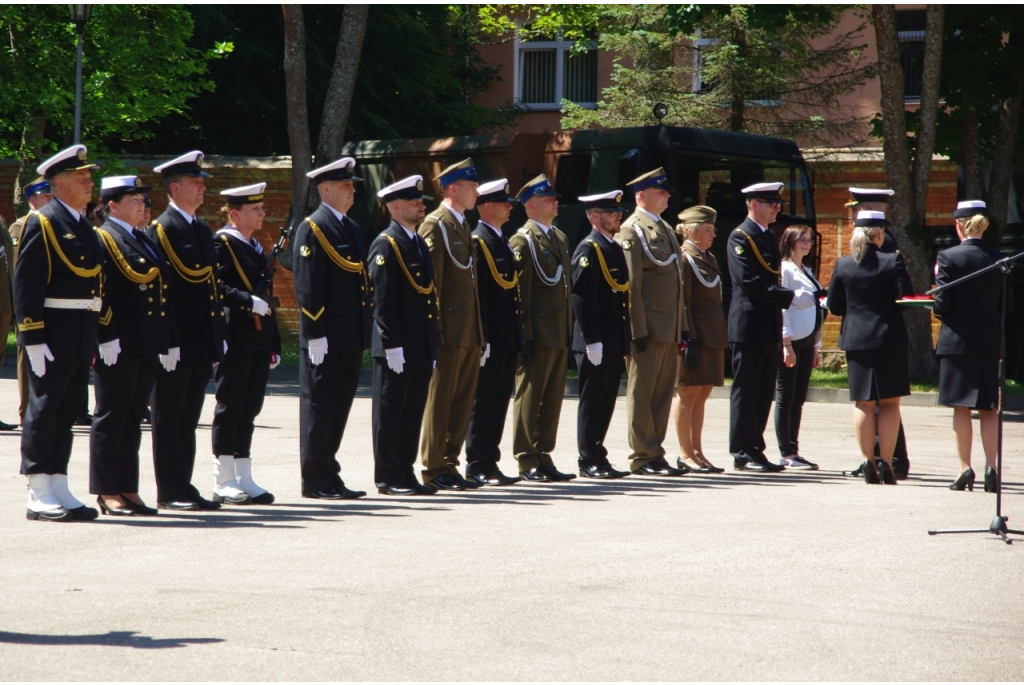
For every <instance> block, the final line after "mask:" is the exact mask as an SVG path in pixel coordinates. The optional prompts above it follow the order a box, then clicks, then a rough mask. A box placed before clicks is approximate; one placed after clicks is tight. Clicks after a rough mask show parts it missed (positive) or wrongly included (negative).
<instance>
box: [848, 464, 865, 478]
mask: <svg viewBox="0 0 1024 685" xmlns="http://www.w3.org/2000/svg"><path fill="white" fill-rule="evenodd" d="M843 475H844V476H849V477H850V478H862V477H863V476H864V462H861V465H860V466H858V467H857V468H855V469H851V470H849V471H843Z"/></svg>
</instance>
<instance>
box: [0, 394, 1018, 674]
mask: <svg viewBox="0 0 1024 685" xmlns="http://www.w3.org/2000/svg"><path fill="white" fill-rule="evenodd" d="M284 386H287V383H284V384H283V387H282V389H281V390H282V392H281V393H280V394H275V395H273V396H270V397H268V398H267V402H266V405H265V408H264V411H263V414H262V415H261V416H260V417H259V419H258V422H257V423H258V428H257V434H256V440H255V445H254V456H253V473H254V476H255V478H256V480H257V481H258V482H259V483H261V484H262V485H263V486H264V487H267V488H268V489H270V490H271V491H272V492H273V493H274V494H275V495H276V496H277V503H275V504H274V505H271V506H267V507H256V506H253V507H236V508H231V509H223V510H221V511H220V512H213V513H182V514H172V513H168V512H161V513H160V515H159V516H157V517H154V518H146V519H137V520H123V519H111V518H108V517H101V518H100V519H99V520H98V521H96V522H91V523H71V524H51V523H38V522H29V521H26V520H25V501H26V499H25V498H26V494H25V483H26V481H25V478H24V477H23V476H20V475H19V474H18V467H19V434H18V433H17V432H15V433H7V434H3V433H0V461H2V464H3V468H2V470H0V598H2V599H0V679H2V680H15V681H22V680H46V681H68V680H105V681H136V680H140V681H149V680H161V681H167V680H204V681H205V680H230V681H248V680H1013V681H1019V680H1022V679H1024V664H1022V660H1021V656H1020V649H1021V645H1022V644H1024V539H1021V541H1020V542H1017V543H1015V544H1014V545H1012V546H1009V545H1005V544H1003V543H1002V542H1001V541H999V540H998V539H997V538H996V537H995V536H992V535H990V534H978V535H947V536H935V537H932V536H929V535H928V534H927V530H928V529H929V528H937V527H938V528H962V527H971V528H973V527H982V528H984V527H987V526H988V524H989V521H990V520H991V519H992V518H993V516H994V513H995V497H994V496H993V495H990V494H986V493H983V492H981V482H980V480H979V482H978V487H977V490H976V491H975V492H973V493H971V492H951V491H950V490H948V489H947V485H948V484H949V483H950V482H951V481H952V480H953V479H954V478H955V476H956V475H957V471H958V470H959V469H958V466H957V460H956V456H955V452H954V450H953V442H952V430H951V417H952V412H951V410H949V409H946V408H941V407H916V406H915V407H906V408H905V410H904V414H903V416H904V423H905V427H906V433H907V439H908V443H909V449H910V458H911V462H912V469H911V477H910V479H909V480H908V481H905V482H901V483H900V484H899V485H898V486H896V487H891V486H889V487H886V486H868V485H865V484H864V483H863V481H857V480H852V479H849V478H845V477H843V476H842V475H841V473H840V472H841V471H842V470H843V469H849V468H852V467H854V466H856V464H857V463H858V461H859V457H858V456H857V449H856V443H855V441H854V437H853V429H852V409H851V407H850V406H849V405H848V404H824V403H822V404H813V403H812V404H808V405H807V407H806V408H805V411H804V423H803V430H802V432H801V452H802V453H803V454H804V456H806V457H807V458H809V459H811V460H812V461H817V462H819V463H820V464H821V470H820V471H817V472H801V473H794V472H789V473H783V474H772V475H752V474H747V473H735V472H733V471H732V470H731V460H730V459H729V457H728V455H727V454H726V445H727V431H728V402H727V400H723V399H712V400H710V401H709V403H708V407H707V418H706V427H705V452H706V454H707V455H708V457H709V458H710V459H711V460H712V461H713V462H715V463H717V464H718V465H720V466H723V467H727V468H729V470H728V471H726V473H724V474H721V475H717V476H694V475H690V476H685V477H683V478H677V479H658V478H640V477H632V476H631V477H629V478H626V479H624V480H621V481H614V482H606V481H600V482H593V481H588V482H580V481H579V480H576V481H573V482H571V483H567V484H529V485H526V484H520V485H516V486H513V487H509V488H487V489H484V490H482V491H476V492H471V493H456V494H451V495H449V494H445V495H437V496H433V497H416V498H413V497H410V498H387V497H383V496H379V495H377V494H376V491H375V489H374V488H373V487H372V486H373V483H372V465H373V458H372V441H371V434H370V402H371V400H370V399H369V397H368V396H366V393H361V396H360V397H358V398H357V399H356V401H355V404H354V406H353V410H352V416H351V418H350V422H349V423H350V425H349V426H348V428H347V430H346V433H345V438H344V440H343V443H342V448H341V453H340V455H339V460H340V462H341V464H342V476H343V477H344V479H345V482H346V484H347V485H349V486H350V487H354V488H358V489H363V490H368V491H370V495H369V496H368V497H366V498H365V499H362V500H358V501H355V502H344V503H336V504H332V503H328V502H321V501H316V500H308V499H302V498H300V496H299V471H298V409H299V407H298V398H297V397H296V396H294V393H292V392H285V390H287V387H284ZM213 405H214V402H213V397H212V396H208V397H207V403H206V407H205V410H204V413H203V419H202V426H201V427H200V431H199V435H198V444H199V445H200V455H199V457H198V458H197V465H196V469H195V476H194V480H193V482H194V483H196V484H197V485H198V486H199V487H200V489H201V490H203V491H204V492H205V491H209V490H210V488H211V486H212V481H213V476H212V465H211V457H210V455H209V453H208V450H209V444H210V435H209V423H210V419H211V416H212V411H213ZM16 406H17V386H16V383H15V382H14V381H13V380H0V407H6V409H3V410H0V412H2V413H0V419H3V420H6V421H8V422H10V421H12V419H13V418H14V408H15V407H16ZM576 409H577V402H576V401H575V400H573V399H566V401H565V403H564V405H563V408H562V418H561V431H560V435H559V445H558V448H557V449H556V451H555V452H554V458H555V461H556V463H557V464H558V466H559V467H560V468H561V469H562V470H565V471H570V470H574V466H575V457H576V450H575V426H576ZM625 426H626V407H625V401H624V399H623V398H620V400H619V404H618V407H617V409H616V414H615V417H614V420H613V423H612V427H611V430H610V431H609V434H608V440H607V445H608V447H609V449H610V451H611V453H612V455H613V459H612V460H613V463H614V464H615V465H616V466H617V467H619V468H625V466H626V463H627V462H626V457H627V455H628V452H629V450H628V446H627V444H626V430H625ZM412 428H413V429H415V427H412ZM766 438H767V440H768V443H769V445H772V443H773V442H774V433H773V430H772V428H771V426H770V425H769V428H768V431H767V433H766ZM669 443H672V444H673V445H674V436H672V433H671V431H670V438H669ZM976 443H979V440H978V439H977V437H976ZM1005 445H1006V455H1005V459H1006V468H1005V476H1006V478H1005V480H1006V485H1005V495H1004V512H1005V513H1006V514H1007V515H1009V516H1010V521H1009V523H1010V525H1011V527H1012V526H1013V525H1014V524H1016V525H1017V526H1018V527H1021V528H1024V482H1022V481H1024V465H1022V463H1021V458H1022V456H1024V417H1022V416H1021V415H1019V414H1013V415H1010V416H1008V421H1007V423H1006V428H1005ZM510 447H511V434H510V433H509V432H508V431H506V435H505V439H504V442H503V454H505V455H506V456H505V458H504V459H503V460H502V466H503V468H504V469H505V471H506V472H511V471H514V470H515V467H514V461H513V460H511V459H510V458H509V456H508V453H509V450H510ZM976 450H977V451H978V452H979V453H978V454H977V455H976V458H975V466H976V470H977V471H979V476H980V471H981V468H980V466H981V465H982V464H983V458H982V457H981V455H980V443H979V444H978V445H977V446H976ZM769 453H770V454H773V456H774V450H769ZM669 454H670V455H672V457H673V458H672V459H671V461H674V455H675V454H676V449H675V448H674V446H672V447H670V449H669ZM69 478H70V483H71V488H72V491H73V492H75V493H76V494H77V495H78V496H79V498H80V499H82V500H83V501H86V500H87V501H88V503H90V504H93V505H94V500H95V498H94V497H88V496H87V493H88V432H87V430H85V429H76V436H75V444H74V454H73V456H72V460H71V467H70V474H69ZM141 495H142V497H143V499H145V500H146V501H147V503H149V504H153V505H155V488H154V483H153V470H152V462H151V451H150V442H149V433H148V431H147V432H146V433H145V435H144V436H143V458H142V484H141Z"/></svg>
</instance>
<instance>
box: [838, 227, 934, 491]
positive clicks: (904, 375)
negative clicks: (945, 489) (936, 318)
mask: <svg viewBox="0 0 1024 685" xmlns="http://www.w3.org/2000/svg"><path fill="white" fill-rule="evenodd" d="M886 224H887V222H886V220H885V215H884V214H883V213H882V212H873V211H863V212H858V213H857V219H856V221H855V222H854V229H853V236H852V237H851V238H850V254H849V255H847V256H846V257H842V258H841V259H840V260H839V261H837V262H836V267H835V270H834V271H833V273H832V282H831V283H830V284H829V290H828V308H829V311H831V312H832V313H833V314H835V315H836V316H841V317H843V323H842V325H841V327H840V329H839V347H840V349H842V350H844V351H845V352H846V365H847V371H848V374H849V384H850V399H851V400H852V401H853V402H854V403H855V408H854V412H853V426H854V430H855V432H856V434H857V443H858V444H859V445H860V450H861V454H862V455H863V456H864V467H863V469H864V482H866V483H880V482H881V483H885V484H887V485H895V484H896V476H895V474H894V473H893V470H892V455H893V451H894V450H895V448H896V436H897V434H898V433H899V427H900V397H902V396H904V395H909V394H910V357H909V353H908V347H907V345H908V343H909V340H910V338H909V336H908V335H907V326H906V324H905V323H904V321H903V312H902V311H901V309H900V306H899V305H898V304H896V300H898V299H901V298H903V297H905V296H908V295H913V293H914V285H913V283H912V282H911V280H910V273H909V272H908V271H907V265H906V264H905V263H904V261H903V256H902V255H900V253H898V252H897V253H894V254H886V253H883V252H880V251H879V248H880V247H881V246H882V242H883V240H884V234H885V226H886ZM876 406H877V408H878V416H877V418H876V416H875V408H876ZM876 428H877V434H878V442H879V452H880V454H881V460H880V461H879V462H878V463H877V464H876V463H875V459H874V450H875V434H876Z"/></svg>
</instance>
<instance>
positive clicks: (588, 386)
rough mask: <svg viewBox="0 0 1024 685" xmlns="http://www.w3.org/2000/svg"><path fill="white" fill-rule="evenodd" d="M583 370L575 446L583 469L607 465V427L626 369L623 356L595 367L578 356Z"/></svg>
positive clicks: (608, 358) (610, 357)
mask: <svg viewBox="0 0 1024 685" xmlns="http://www.w3.org/2000/svg"><path fill="white" fill-rule="evenodd" d="M576 365H577V367H578V368H579V370H580V403H579V408H578V409H577V412H576V443H577V449H578V450H579V453H580V454H579V464H580V467H585V466H608V465H609V464H608V449H607V448H606V447H605V446H604V439H605V436H606V435H607V434H608V426H609V424H611V422H612V414H614V413H615V399H616V398H617V397H618V396H619V382H620V381H621V380H622V372H623V371H625V370H626V360H625V358H624V357H623V356H622V354H615V353H613V354H606V355H604V357H603V358H602V359H601V363H600V364H599V365H597V366H594V365H593V364H591V363H590V360H589V359H587V355H586V354H579V353H577V354H576Z"/></svg>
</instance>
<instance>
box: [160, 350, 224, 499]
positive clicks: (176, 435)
mask: <svg viewBox="0 0 1024 685" xmlns="http://www.w3.org/2000/svg"><path fill="white" fill-rule="evenodd" d="M212 375H213V363H212V362H187V361H184V360H182V361H179V362H178V366H177V367H176V368H175V369H174V371H171V372H167V371H166V370H164V369H163V368H161V369H160V370H159V371H158V372H157V376H156V383H155V384H154V385H153V392H152V394H151V396H150V408H151V410H152V426H153V469H154V471H155V472H156V499H157V501H158V502H169V501H173V500H182V499H187V500H194V498H196V497H199V496H200V495H199V490H197V489H196V488H195V486H193V485H192V470H193V469H194V468H195V464H196V428H197V427H198V426H199V415H200V414H201V413H202V411H203V401H204V400H205V399H206V385H207V383H209V382H210V377H211V376H212Z"/></svg>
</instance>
